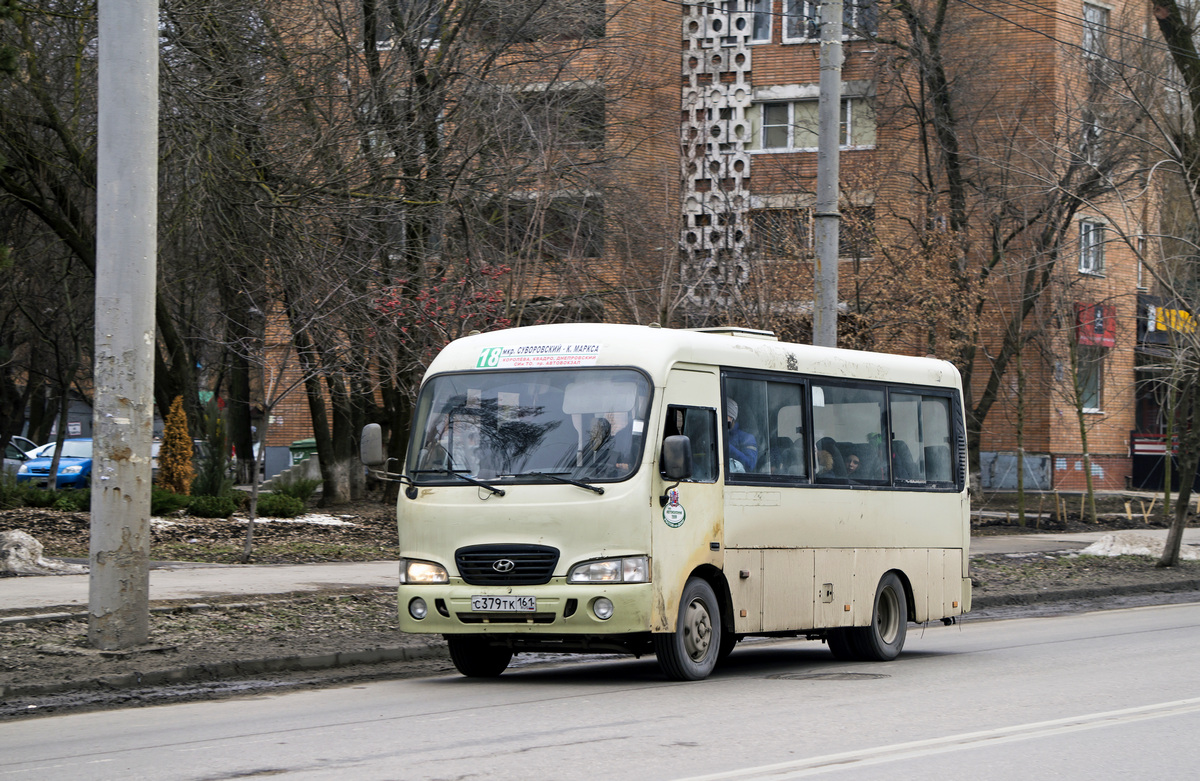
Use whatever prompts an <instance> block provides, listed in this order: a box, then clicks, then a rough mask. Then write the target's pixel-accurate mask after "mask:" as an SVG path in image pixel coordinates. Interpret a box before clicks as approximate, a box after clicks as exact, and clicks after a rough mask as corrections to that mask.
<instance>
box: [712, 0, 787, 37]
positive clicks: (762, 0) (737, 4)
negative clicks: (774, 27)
mask: <svg viewBox="0 0 1200 781" xmlns="http://www.w3.org/2000/svg"><path fill="white" fill-rule="evenodd" d="M772 2H773V0H721V10H722V11H723V12H725V13H726V14H729V16H730V17H732V16H733V15H734V14H739V13H745V14H750V35H749V37H747V38H746V43H748V44H751V45H757V44H762V43H770V42H771V17H773V16H774V14H772V13H771V5H772ZM760 21H761V22H762V23H763V24H764V25H765V27H766V30H765V34H763V32H764V31H762V30H760V29H759V22H760ZM729 26H730V29H732V27H733V21H732V19H731V20H730V24H729ZM756 31H757V32H759V35H757V36H756V35H755V32H756ZM721 45H722V46H733V45H735V41H734V38H733V36H732V35H726V36H724V37H723V38H721Z"/></svg>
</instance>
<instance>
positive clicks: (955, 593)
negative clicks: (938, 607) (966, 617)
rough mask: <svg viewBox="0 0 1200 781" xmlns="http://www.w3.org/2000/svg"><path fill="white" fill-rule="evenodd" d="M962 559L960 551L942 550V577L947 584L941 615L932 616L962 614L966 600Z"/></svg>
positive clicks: (942, 616)
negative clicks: (961, 571)
mask: <svg viewBox="0 0 1200 781" xmlns="http://www.w3.org/2000/svg"><path fill="white" fill-rule="evenodd" d="M961 561H962V555H961V554H960V553H959V552H958V551H956V550H947V551H942V577H943V578H944V582H945V584H946V586H945V589H946V590H945V597H944V602H943V604H942V613H941V615H938V616H930V618H944V617H946V616H960V615H962V613H963V610H964V609H965V608H964V605H963V603H964V601H965V600H964V599H963V594H962V582H963V581H962V576H961V575H960V574H959V573H960V570H961V569H962V564H961V563H960V562H961Z"/></svg>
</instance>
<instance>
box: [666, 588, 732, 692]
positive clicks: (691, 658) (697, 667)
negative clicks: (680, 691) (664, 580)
mask: <svg viewBox="0 0 1200 781" xmlns="http://www.w3.org/2000/svg"><path fill="white" fill-rule="evenodd" d="M653 637H654V653H655V655H656V656H657V657H658V665H659V667H661V668H662V671H663V672H664V673H666V675H667V677H668V678H670V679H672V680H675V681H699V680H702V679H704V678H707V677H708V674H709V673H711V672H712V671H713V667H715V666H716V664H717V657H718V656H719V655H720V651H721V610H720V608H719V607H718V606H717V595H716V594H715V593H713V590H712V587H711V586H709V585H708V583H706V582H705V581H704V580H703V579H701V578H688V582H687V584H686V585H685V586H684V587H683V596H682V597H681V598H680V600H679V616H678V618H677V620H676V622H675V631H674V632H672V633H671V634H656V635H654V636H653Z"/></svg>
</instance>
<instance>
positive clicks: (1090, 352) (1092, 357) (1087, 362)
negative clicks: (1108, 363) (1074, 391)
mask: <svg viewBox="0 0 1200 781" xmlns="http://www.w3.org/2000/svg"><path fill="white" fill-rule="evenodd" d="M1076 349H1077V350H1079V355H1078V359H1077V360H1078V372H1079V376H1078V378H1076V385H1077V387H1078V390H1079V406H1080V408H1081V409H1082V410H1083V411H1084V412H1100V402H1101V400H1102V398H1101V392H1102V390H1103V387H1104V353H1105V351H1104V349H1103V348H1099V347H1077V348H1076Z"/></svg>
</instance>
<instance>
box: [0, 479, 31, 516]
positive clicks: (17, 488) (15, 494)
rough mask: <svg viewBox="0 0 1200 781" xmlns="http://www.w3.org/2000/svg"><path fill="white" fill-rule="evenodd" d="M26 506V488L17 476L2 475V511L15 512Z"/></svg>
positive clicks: (0, 482) (0, 501)
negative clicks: (18, 480)
mask: <svg viewBox="0 0 1200 781" xmlns="http://www.w3.org/2000/svg"><path fill="white" fill-rule="evenodd" d="M24 506H25V488H24V487H23V486H22V485H21V484H20V483H18V482H17V477H16V475H10V474H9V473H8V472H3V473H0V510H15V509H17V508H18V507H24Z"/></svg>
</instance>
